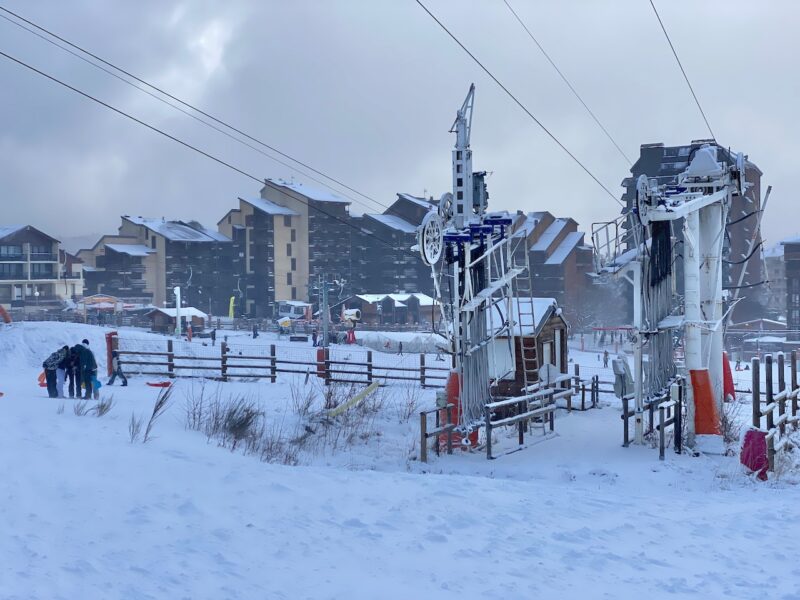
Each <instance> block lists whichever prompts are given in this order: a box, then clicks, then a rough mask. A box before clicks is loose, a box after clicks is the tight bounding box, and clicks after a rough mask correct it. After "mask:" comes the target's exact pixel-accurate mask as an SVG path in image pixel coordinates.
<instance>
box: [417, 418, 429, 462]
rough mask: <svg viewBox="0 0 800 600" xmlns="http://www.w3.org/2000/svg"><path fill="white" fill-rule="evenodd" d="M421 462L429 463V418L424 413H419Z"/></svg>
mask: <svg viewBox="0 0 800 600" xmlns="http://www.w3.org/2000/svg"><path fill="white" fill-rule="evenodd" d="M419 460H420V462H424V463H426V462H428V418H427V416H426V415H425V413H424V412H420V413H419Z"/></svg>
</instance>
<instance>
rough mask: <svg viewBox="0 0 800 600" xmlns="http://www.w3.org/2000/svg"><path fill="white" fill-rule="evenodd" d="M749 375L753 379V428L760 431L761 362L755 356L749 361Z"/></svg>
mask: <svg viewBox="0 0 800 600" xmlns="http://www.w3.org/2000/svg"><path fill="white" fill-rule="evenodd" d="M750 374H751V376H752V378H753V382H752V390H753V427H755V428H756V429H761V361H760V360H759V359H758V357H757V356H754V357H753V358H752V359H751V361H750Z"/></svg>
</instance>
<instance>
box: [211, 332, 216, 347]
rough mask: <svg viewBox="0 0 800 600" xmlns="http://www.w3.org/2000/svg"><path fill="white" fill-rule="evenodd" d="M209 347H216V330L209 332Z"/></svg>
mask: <svg viewBox="0 0 800 600" xmlns="http://www.w3.org/2000/svg"><path fill="white" fill-rule="evenodd" d="M211 345H212V346H216V345H217V330H216V329H212V330H211Z"/></svg>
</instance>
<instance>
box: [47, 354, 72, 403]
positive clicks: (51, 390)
mask: <svg viewBox="0 0 800 600" xmlns="http://www.w3.org/2000/svg"><path fill="white" fill-rule="evenodd" d="M67 350H69V348H67ZM65 354H66V353H65V351H64V348H60V349H59V350H56V351H55V352H53V353H52V354H51V355H50V356H48V357H47V359H46V360H45V361H44V362H43V363H42V368H43V369H44V377H45V380H46V381H47V395H48V396H50V397H51V398H58V388H57V375H56V370H57V369H58V365H59V364H60V363H61V361H62V360H63V359H64V356H65Z"/></svg>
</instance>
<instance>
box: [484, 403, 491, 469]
mask: <svg viewBox="0 0 800 600" xmlns="http://www.w3.org/2000/svg"><path fill="white" fill-rule="evenodd" d="M484 411H485V413H486V414H485V418H486V458H487V459H488V460H492V409H491V408H489V407H488V406H487V407H486V408H485V409H484Z"/></svg>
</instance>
